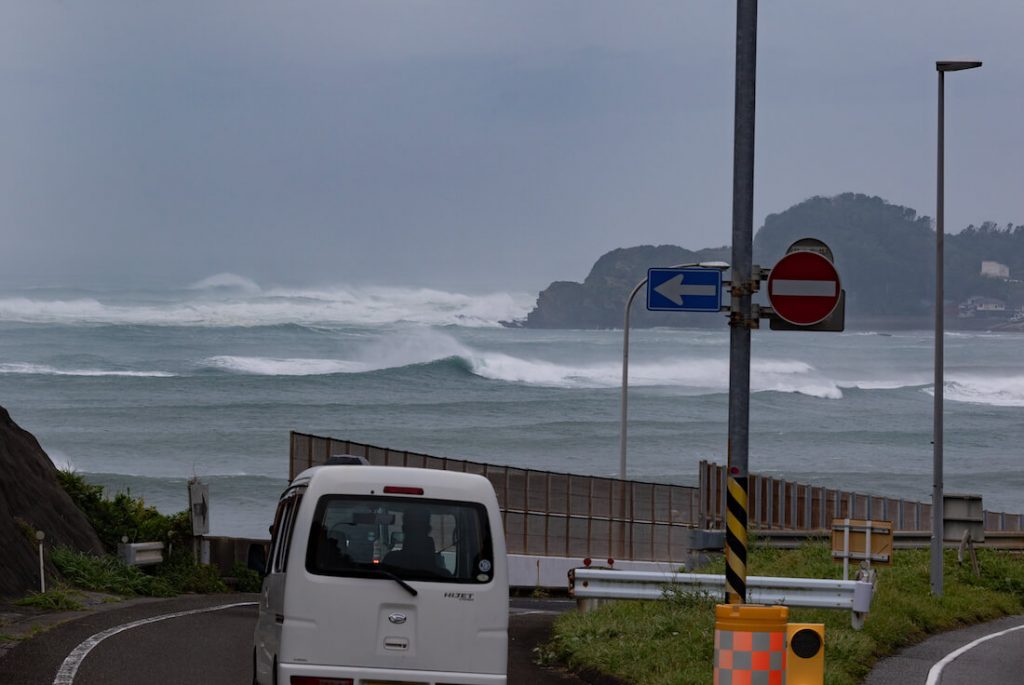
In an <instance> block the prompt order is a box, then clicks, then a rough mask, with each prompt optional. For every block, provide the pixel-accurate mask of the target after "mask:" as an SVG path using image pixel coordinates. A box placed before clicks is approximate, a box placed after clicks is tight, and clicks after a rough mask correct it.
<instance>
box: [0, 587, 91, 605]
mask: <svg viewBox="0 0 1024 685" xmlns="http://www.w3.org/2000/svg"><path fill="white" fill-rule="evenodd" d="M77 596H78V593H77V592H75V591H74V590H73V589H71V588H70V587H68V586H67V585H58V586H57V587H55V588H51V589H49V590H47V591H46V592H32V593H29V595H28V596H27V597H24V598H22V599H19V600H18V601H17V602H15V604H17V605H18V606H23V607H35V608H36V609H43V610H45V611H80V610H82V609H84V608H85V607H84V606H83V605H82V603H81V602H79V601H78V599H76V597H77Z"/></svg>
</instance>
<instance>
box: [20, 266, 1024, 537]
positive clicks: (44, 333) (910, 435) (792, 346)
mask: <svg viewBox="0 0 1024 685" xmlns="http://www.w3.org/2000/svg"><path fill="white" fill-rule="evenodd" d="M535 297H536V296H535V294H524V293H519V294H516V293H512V294H508V293H495V294H488V295H466V294H459V293H450V292H441V291H435V290H428V289H415V288H379V287H341V286H339V287H332V288H327V287H325V288H318V289H312V288H306V289H303V288H274V287H263V286H261V285H259V284H257V283H254V282H252V281H249V280H246V279H244V278H240V277H237V276H232V275H227V274H222V275H218V276H215V277H211V278H208V279H205V280H204V281H202V282H199V283H195V284H192V285H190V286H188V287H183V288H180V289H169V290H166V291H145V292H142V291H132V292H118V291H85V290H74V289H55V288H38V289H32V290H21V291H7V292H4V293H0V404H2V405H3V406H5V407H6V408H7V409H8V410H9V411H10V413H11V415H12V417H13V418H14V420H15V421H16V422H18V423H19V424H20V425H21V426H22V427H23V428H25V429H26V430H28V431H30V432H32V433H33V434H34V435H35V436H36V437H37V438H38V439H39V441H40V442H41V444H42V446H43V448H44V449H45V450H46V451H47V453H48V454H49V455H50V458H51V459H52V460H53V461H54V463H55V464H57V465H58V466H60V467H62V468H71V469H74V470H76V471H78V472H79V473H81V474H83V475H84V476H85V477H86V478H87V479H88V480H90V481H92V482H95V483H100V484H102V485H104V486H105V487H106V488H107V489H108V492H117V491H128V492H130V493H131V494H133V495H136V496H141V497H143V498H144V499H145V501H146V502H147V503H148V504H152V505H154V506H156V507H157V508H158V509H160V510H161V511H164V512H168V513H170V512H174V511H179V510H181V509H184V508H185V507H186V504H187V492H186V483H187V481H188V479H189V478H190V477H192V476H198V477H199V478H200V479H201V480H203V481H204V482H206V483H208V484H209V486H210V499H211V502H210V516H211V533H212V534H215V535H237V536H256V537H260V536H265V533H266V530H267V526H268V525H269V523H270V520H271V517H272V514H273V509H274V505H275V501H276V498H277V496H278V495H279V493H280V491H281V490H282V488H283V487H284V486H285V484H286V479H287V473H288V435H289V431H292V430H297V431H301V432H306V433H314V434H320V435H329V436H333V437H336V438H340V439H349V440H355V441H359V442H367V443H372V444H376V445H381V446H386V447H392V448H395V449H407V450H411V451H417V452H425V453H428V454H434V455H438V456H449V457H454V458H460V459H471V460H475V461H481V462H488V463H494V464H504V465H513V466H518V467H525V468H536V469H545V470H553V471H562V472H570V473H580V474H590V475H601V476H616V475H617V474H618V469H619V426H620V414H619V412H620V386H621V373H622V331H621V330H619V331H579V330H528V329H522V328H507V327H503V326H502V325H501V323H500V322H502V321H510V320H515V319H518V318H522V317H524V316H525V314H526V313H527V312H528V311H529V310H530V309H531V308H532V306H533V304H534V300H535ZM636 306H642V305H639V304H638V305H636ZM708 316H711V317H719V316H720V315H717V314H709V315H708ZM720 318H721V325H720V326H717V327H711V328H708V329H704V330H695V329H685V330H684V329H668V328H662V329H644V330H633V331H631V335H630V337H631V346H630V395H629V397H630V402H629V410H630V411H629V445H628V476H629V477H630V478H632V479H637V480H645V481H654V482H673V483H681V484H696V479H697V465H698V462H699V461H700V460H702V459H707V460H710V461H717V462H719V463H725V461H726V450H727V430H728V376H729V362H728V359H729V333H728V327H727V325H726V322H725V318H724V316H721V317H720ZM1022 343H1024V337H1021V335H1020V334H1012V333H1007V334H997V333H981V332H977V333H975V332H970V333H968V332H949V333H947V335H946V351H945V357H946V379H945V380H946V387H945V397H946V402H945V423H944V425H945V443H944V445H945V447H944V453H945V488H946V490H947V491H948V492H962V493H974V494H980V495H982V496H983V498H984V504H985V507H986V508H987V509H989V510H993V511H1007V512H1010V513H1019V512H1021V511H1024V495H1022V492H1024V447H1022V446H1024V354H1022ZM933 345H934V342H933V337H932V332H931V331H930V330H929V331H885V330H875V331H848V332H846V333H805V332H775V331H769V330H767V329H764V330H760V331H755V332H754V334H753V360H752V371H751V378H752V380H751V384H752V396H751V405H750V470H751V471H752V472H754V473H761V474H765V475H774V476H780V477H785V478H788V479H791V480H799V481H801V482H808V483H813V484H817V485H827V486H829V487H841V488H845V489H852V490H858V491H860V492H866V493H870V494H877V495H887V496H893V497H905V498H908V499H917V500H924V501H927V500H928V499H929V498H930V494H931V470H932V445H931V438H932V406H933V395H932V392H933V387H932V377H933V376H932V374H933V356H932V353H933Z"/></svg>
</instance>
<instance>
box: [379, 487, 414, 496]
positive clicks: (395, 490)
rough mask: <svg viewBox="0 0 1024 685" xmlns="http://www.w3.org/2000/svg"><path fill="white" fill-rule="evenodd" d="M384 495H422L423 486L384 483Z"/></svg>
mask: <svg viewBox="0 0 1024 685" xmlns="http://www.w3.org/2000/svg"><path fill="white" fill-rule="evenodd" d="M384 494H386V495H422V494H423V488H411V487H408V486H406V485H385V486H384Z"/></svg>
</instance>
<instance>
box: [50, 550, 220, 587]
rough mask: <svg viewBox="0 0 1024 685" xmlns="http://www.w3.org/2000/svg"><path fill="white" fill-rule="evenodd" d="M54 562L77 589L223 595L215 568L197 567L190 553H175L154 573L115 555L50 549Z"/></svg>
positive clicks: (199, 565) (198, 565) (200, 565)
mask: <svg viewBox="0 0 1024 685" xmlns="http://www.w3.org/2000/svg"><path fill="white" fill-rule="evenodd" d="M53 563H54V565H56V566H57V569H58V570H59V571H60V573H61V575H62V576H63V577H64V579H65V580H66V581H67V582H69V583H71V584H72V585H74V586H75V587H77V588H81V589H83V590H93V591H96V592H110V593H112V594H115V595H120V596H122V597H132V596H136V595H143V596H147V597H173V596H175V595H178V594H181V593H182V592H225V591H226V590H227V586H225V585H224V583H223V582H222V581H221V579H220V574H219V573H218V572H217V569H216V568H214V567H212V566H204V565H202V564H196V563H195V562H194V561H193V560H192V558H191V555H190V554H177V555H174V556H172V557H171V558H170V559H168V560H167V561H165V562H163V563H162V564H160V565H159V566H158V567H157V568H156V569H155V570H154V572H153V573H147V572H145V571H142V570H141V569H139V568H137V567H135V566H129V565H127V564H125V563H124V562H122V561H121V560H120V559H118V558H117V557H114V556H110V555H105V556H101V557H95V556H91V555H89V554H82V553H81V552H76V551H75V550H72V549H68V548H66V547H57V548H55V549H54V550H53Z"/></svg>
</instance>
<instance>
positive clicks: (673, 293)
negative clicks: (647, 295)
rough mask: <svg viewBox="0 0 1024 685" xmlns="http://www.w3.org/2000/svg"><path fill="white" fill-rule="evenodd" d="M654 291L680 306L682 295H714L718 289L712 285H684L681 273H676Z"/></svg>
mask: <svg viewBox="0 0 1024 685" xmlns="http://www.w3.org/2000/svg"><path fill="white" fill-rule="evenodd" d="M654 292H656V293H658V294H659V295H661V296H662V297H664V298H665V299H666V300H669V301H671V302H672V304H674V305H676V306H682V304H683V295H690V296H691V297H693V296H697V297H714V296H715V295H717V294H718V289H717V288H715V286H714V285H706V284H702V285H684V284H683V274H678V275H676V276H673V277H672V278H670V279H668V280H667V281H665V282H664V283H662V284H661V285H659V286H658V287H657V288H655V289H654Z"/></svg>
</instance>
